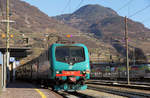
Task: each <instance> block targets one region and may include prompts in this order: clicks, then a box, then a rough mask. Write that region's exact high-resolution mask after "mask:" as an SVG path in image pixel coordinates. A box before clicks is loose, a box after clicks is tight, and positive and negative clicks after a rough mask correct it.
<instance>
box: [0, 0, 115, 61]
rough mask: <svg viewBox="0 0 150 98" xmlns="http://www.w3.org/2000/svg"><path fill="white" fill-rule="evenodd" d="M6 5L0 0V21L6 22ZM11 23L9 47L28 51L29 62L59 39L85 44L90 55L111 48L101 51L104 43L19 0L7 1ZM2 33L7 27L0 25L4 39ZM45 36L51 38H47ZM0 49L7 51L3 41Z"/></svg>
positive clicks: (3, 40)
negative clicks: (28, 49)
mask: <svg viewBox="0 0 150 98" xmlns="http://www.w3.org/2000/svg"><path fill="white" fill-rule="evenodd" d="M5 5H6V0H0V21H1V20H5V19H6V18H5V17H6V6H5ZM10 20H13V21H14V22H13V23H10V34H13V36H14V37H13V38H10V47H24V46H28V47H31V48H32V55H29V57H27V59H29V58H31V56H33V57H35V56H38V55H39V54H40V53H41V52H42V51H43V50H44V49H45V48H47V44H51V43H53V42H56V40H57V39H58V38H61V39H62V40H70V41H75V42H77V43H84V44H85V45H87V46H88V48H89V51H93V52H92V53H94V52H95V50H96V51H98V52H99V49H100V50H102V51H103V49H101V48H107V47H111V46H110V45H105V46H102V47H101V45H103V44H104V43H103V42H100V41H98V40H97V39H95V38H94V37H92V36H91V35H87V34H84V33H83V32H82V31H80V30H78V29H76V28H74V27H71V26H68V25H67V24H64V23H62V22H61V21H58V20H56V19H53V18H51V17H49V16H48V15H46V14H45V13H43V12H41V11H40V10H39V9H38V8H36V7H34V6H32V5H30V4H28V3H26V2H24V1H21V0H10ZM5 32H6V24H5V23H2V22H0V35H6V33H5ZM79 33H80V35H79ZM67 34H71V35H72V36H73V37H72V38H67V37H66V35H67ZM48 35H49V36H50V38H47V36H48ZM52 36H53V37H52ZM24 38H28V39H29V43H28V44H27V43H25V42H26V41H24ZM0 47H6V38H2V37H1V38H0ZM96 48H98V50H97V49H96ZM111 49H112V48H111ZM105 52H109V48H108V49H107V50H105V51H103V53H105Z"/></svg>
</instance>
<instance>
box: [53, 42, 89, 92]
mask: <svg viewBox="0 0 150 98" xmlns="http://www.w3.org/2000/svg"><path fill="white" fill-rule="evenodd" d="M51 51H52V52H51V53H52V78H53V79H55V86H54V89H55V90H61V89H63V90H66V91H68V90H85V89H86V88H87V85H86V84H85V80H87V79H89V78H90V65H89V56H88V49H87V48H86V46H85V45H83V44H71V45H64V44H55V45H52V50H51Z"/></svg>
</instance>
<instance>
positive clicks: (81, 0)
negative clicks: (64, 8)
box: [75, 0, 84, 10]
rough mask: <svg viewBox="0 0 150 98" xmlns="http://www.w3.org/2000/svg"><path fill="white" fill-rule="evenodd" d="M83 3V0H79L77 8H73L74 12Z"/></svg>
mask: <svg viewBox="0 0 150 98" xmlns="http://www.w3.org/2000/svg"><path fill="white" fill-rule="evenodd" d="M83 1H84V0H80V2H79V4H78V5H77V7H76V8H75V10H76V9H78V8H79V7H80V6H81V5H82V4H83Z"/></svg>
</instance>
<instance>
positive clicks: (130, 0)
mask: <svg viewBox="0 0 150 98" xmlns="http://www.w3.org/2000/svg"><path fill="white" fill-rule="evenodd" d="M133 1H134V0H129V1H128V2H127V3H125V4H124V5H123V6H122V7H121V8H119V9H118V10H117V12H118V11H120V10H122V9H123V8H125V7H126V6H128V5H129V4H130V3H131V2H133Z"/></svg>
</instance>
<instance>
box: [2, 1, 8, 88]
mask: <svg viewBox="0 0 150 98" xmlns="http://www.w3.org/2000/svg"><path fill="white" fill-rule="evenodd" d="M6 23H7V26H6V60H5V61H6V62H5V64H4V85H3V89H5V88H6V84H7V67H8V66H9V0H7V1H6Z"/></svg>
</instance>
